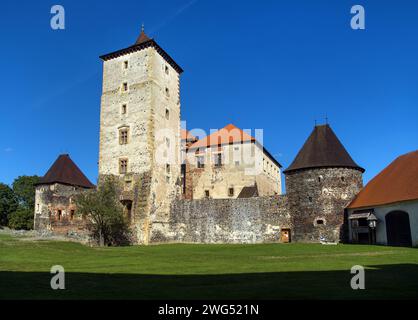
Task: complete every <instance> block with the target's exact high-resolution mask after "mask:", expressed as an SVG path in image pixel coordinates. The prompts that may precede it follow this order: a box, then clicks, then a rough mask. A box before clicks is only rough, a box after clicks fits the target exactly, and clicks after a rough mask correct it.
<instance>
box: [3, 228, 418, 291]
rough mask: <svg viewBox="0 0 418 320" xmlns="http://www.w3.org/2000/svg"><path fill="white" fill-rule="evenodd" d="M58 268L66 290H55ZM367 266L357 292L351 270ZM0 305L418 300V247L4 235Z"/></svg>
mask: <svg viewBox="0 0 418 320" xmlns="http://www.w3.org/2000/svg"><path fill="white" fill-rule="evenodd" d="M52 265H62V266H63V267H64V268H65V271H66V290H52V289H51V288H50V279H51V276H52V275H51V274H50V273H49V271H50V268H51V266H52ZM353 265H362V266H364V267H365V268H366V289H365V290H352V289H351V287H350V279H351V277H352V275H351V274H350V269H351V267H352V266H353ZM0 298H1V299H33V298H36V299H44V298H48V299H68V298H70V299H77V298H78V299H94V298H99V299H246V298H247V299H249V298H251V299H252V298H255V299H365V298H368V299H382V298H383V299H390V298H401V299H404V298H406V299H417V298H418V249H413V248H394V247H380V246H362V245H338V246H325V245H320V244H259V245H195V244H167V245H154V246H132V247H121V248H91V247H87V246H83V245H81V244H78V243H72V242H59V241H54V242H53V241H31V240H27V239H24V238H15V237H11V236H8V235H0Z"/></svg>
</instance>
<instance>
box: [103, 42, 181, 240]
mask: <svg viewBox="0 0 418 320" xmlns="http://www.w3.org/2000/svg"><path fill="white" fill-rule="evenodd" d="M102 59H103V61H104V62H103V93H102V99H101V114H100V154H99V181H101V179H103V178H104V177H106V176H113V177H117V178H118V179H119V181H120V183H121V185H123V189H124V193H123V194H122V195H121V201H122V202H123V203H124V204H125V205H126V207H127V208H128V211H129V213H130V216H131V221H132V227H133V229H134V233H135V234H136V238H137V242H138V243H148V242H149V239H150V236H151V233H152V228H153V223H157V224H158V225H160V224H163V225H164V224H167V223H168V219H169V210H170V205H171V202H172V201H173V199H175V198H176V197H177V195H178V194H180V192H181V189H180V187H181V186H180V166H179V165H178V164H179V163H180V160H179V156H180V94H179V85H180V84H179V82H180V80H179V77H180V74H179V72H178V70H176V68H174V67H173V66H172V64H170V63H168V61H167V59H165V58H164V57H163V56H162V55H161V54H160V52H159V51H158V48H156V47H154V46H152V45H150V46H147V47H144V48H141V49H139V50H133V51H132V52H129V53H126V54H121V55H115V56H110V57H105V58H102ZM121 130H123V131H125V132H127V140H126V141H121ZM122 161H126V162H124V167H123V168H122V169H123V170H122V169H121V162H122Z"/></svg>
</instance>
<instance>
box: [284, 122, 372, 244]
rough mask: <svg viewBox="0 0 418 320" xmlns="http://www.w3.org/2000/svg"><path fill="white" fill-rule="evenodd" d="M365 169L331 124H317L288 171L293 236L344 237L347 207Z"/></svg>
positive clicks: (302, 238)
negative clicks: (338, 136)
mask: <svg viewBox="0 0 418 320" xmlns="http://www.w3.org/2000/svg"><path fill="white" fill-rule="evenodd" d="M363 172H364V169H363V168H361V167H359V166H358V165H357V164H356V163H355V162H354V161H353V159H352V158H351V156H350V155H349V154H348V152H347V151H346V149H345V148H344V146H343V145H342V144H341V142H340V141H339V139H338V138H337V136H336V135H335V133H334V132H333V131H332V129H331V127H330V126H329V125H328V124H326V125H319V126H315V128H314V130H313V131H312V133H311V135H310V136H309V138H308V140H307V141H306V142H305V144H304V145H303V147H302V149H301V150H300V151H299V153H298V154H297V156H296V158H295V160H294V161H293V162H292V164H291V165H290V166H289V168H287V169H286V170H285V171H284V174H285V175H286V192H287V195H288V199H289V210H290V213H291V216H292V220H293V221H292V225H293V228H294V229H293V232H292V233H293V234H292V238H293V239H294V240H296V241H307V242H317V241H319V240H320V238H325V239H327V240H329V241H338V240H343V238H344V235H345V230H344V229H345V224H344V221H345V218H344V209H345V207H346V206H347V205H348V204H349V203H350V202H351V200H352V199H353V198H354V197H355V196H356V194H357V193H358V192H359V191H360V189H361V188H362V186H363V175H362V174H363Z"/></svg>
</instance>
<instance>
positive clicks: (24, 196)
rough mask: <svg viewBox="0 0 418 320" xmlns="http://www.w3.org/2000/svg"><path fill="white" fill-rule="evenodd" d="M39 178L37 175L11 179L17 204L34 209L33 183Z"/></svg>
mask: <svg viewBox="0 0 418 320" xmlns="http://www.w3.org/2000/svg"><path fill="white" fill-rule="evenodd" d="M39 180H40V178H39V177H38V176H20V177H17V178H16V179H15V180H14V181H13V192H14V193H15V196H16V197H17V200H18V201H19V205H20V206H22V207H24V208H27V209H31V210H33V209H34V206H35V184H36V183H38V182H39Z"/></svg>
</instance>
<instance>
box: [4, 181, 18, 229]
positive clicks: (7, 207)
mask: <svg viewBox="0 0 418 320" xmlns="http://www.w3.org/2000/svg"><path fill="white" fill-rule="evenodd" d="M17 205H18V203H17V199H16V196H15V194H14V192H13V190H12V189H11V188H10V187H9V186H8V185H7V184H4V183H0V225H1V226H7V223H8V221H9V216H10V214H11V213H12V212H14V211H16V209H17Z"/></svg>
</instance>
